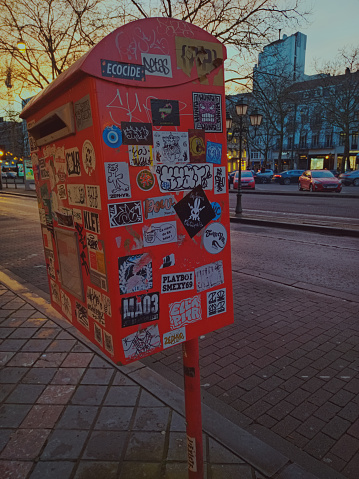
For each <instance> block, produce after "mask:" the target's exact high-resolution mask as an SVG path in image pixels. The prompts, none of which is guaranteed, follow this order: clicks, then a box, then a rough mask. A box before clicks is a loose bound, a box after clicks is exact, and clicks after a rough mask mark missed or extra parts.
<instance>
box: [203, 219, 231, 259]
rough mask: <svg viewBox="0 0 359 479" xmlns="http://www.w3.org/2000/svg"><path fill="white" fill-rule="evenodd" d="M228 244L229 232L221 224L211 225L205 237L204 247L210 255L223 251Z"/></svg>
mask: <svg viewBox="0 0 359 479" xmlns="http://www.w3.org/2000/svg"><path fill="white" fill-rule="evenodd" d="M226 243H227V231H226V228H225V227H224V226H223V225H222V224H221V223H211V224H209V225H208V226H207V228H206V230H205V232H204V235H203V246H204V247H205V250H206V251H208V253H211V254H217V253H220V252H221V251H223V248H224V247H225V246H226Z"/></svg>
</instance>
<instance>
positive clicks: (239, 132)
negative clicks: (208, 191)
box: [226, 98, 263, 215]
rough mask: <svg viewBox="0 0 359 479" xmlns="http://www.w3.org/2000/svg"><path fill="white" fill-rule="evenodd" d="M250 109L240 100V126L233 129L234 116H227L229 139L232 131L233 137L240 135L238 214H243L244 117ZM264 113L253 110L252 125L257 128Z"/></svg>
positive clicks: (238, 109) (238, 114) (250, 117)
mask: <svg viewBox="0 0 359 479" xmlns="http://www.w3.org/2000/svg"><path fill="white" fill-rule="evenodd" d="M247 110H248V105H247V104H246V103H244V102H243V98H241V99H240V100H239V103H237V105H236V114H237V116H238V118H239V121H238V122H236V123H238V125H239V127H238V128H234V129H233V131H231V130H232V123H233V120H232V117H231V116H230V115H228V116H227V118H226V128H227V139H229V135H230V133H232V138H234V137H235V136H238V137H239V151H238V157H239V168H238V190H237V204H236V215H241V214H242V188H241V177H242V137H243V132H244V131H245V130H244V128H243V118H244V117H245V116H246V114H247ZM262 118H263V115H261V114H260V113H259V112H258V110H257V109H255V110H253V113H251V114H250V115H249V119H250V122H251V125H252V126H254V128H255V130H256V129H257V127H258V126H260V124H261V122H262Z"/></svg>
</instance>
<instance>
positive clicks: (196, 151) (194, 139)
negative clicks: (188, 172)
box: [188, 129, 206, 163]
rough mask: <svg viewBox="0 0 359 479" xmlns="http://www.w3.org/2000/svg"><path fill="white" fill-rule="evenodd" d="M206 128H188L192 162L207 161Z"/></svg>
mask: <svg viewBox="0 0 359 479" xmlns="http://www.w3.org/2000/svg"><path fill="white" fill-rule="evenodd" d="M205 135H206V134H205V131H204V130H191V129H190V130H188V143H189V160H190V162H191V163H205V162H206V136H205Z"/></svg>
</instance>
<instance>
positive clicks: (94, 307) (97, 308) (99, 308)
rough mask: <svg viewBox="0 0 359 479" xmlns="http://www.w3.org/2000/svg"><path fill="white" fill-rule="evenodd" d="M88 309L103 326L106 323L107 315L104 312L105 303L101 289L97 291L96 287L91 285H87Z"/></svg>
mask: <svg viewBox="0 0 359 479" xmlns="http://www.w3.org/2000/svg"><path fill="white" fill-rule="evenodd" d="M86 298H87V309H88V314H89V316H91V318H93V319H94V320H95V321H98V322H99V323H100V324H102V325H103V326H104V325H105V317H104V312H103V303H102V295H101V293H100V292H99V291H96V290H95V289H94V288H91V287H90V286H88V287H87V294H86Z"/></svg>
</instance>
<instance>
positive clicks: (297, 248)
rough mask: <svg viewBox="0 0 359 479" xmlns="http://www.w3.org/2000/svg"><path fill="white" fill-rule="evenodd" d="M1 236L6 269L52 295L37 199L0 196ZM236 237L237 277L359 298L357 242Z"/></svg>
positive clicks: (237, 228)
mask: <svg viewBox="0 0 359 479" xmlns="http://www.w3.org/2000/svg"><path fill="white" fill-rule="evenodd" d="M263 186H266V185H263ZM244 196H245V195H244ZM247 196H249V195H247ZM231 197H234V198H235V195H231ZM258 198H259V199H257V198H254V199H253V198H248V200H249V201H252V202H258V201H263V198H265V201H266V202H267V200H268V198H270V199H271V204H272V206H273V208H274V207H275V206H274V205H275V204H277V205H278V207H277V209H279V210H280V209H281V208H284V207H285V204H286V203H287V205H288V204H289V202H288V197H287V196H285V197H284V198H286V200H285V201H284V202H283V197H280V196H273V197H272V196H271V197H267V196H265V197H263V196H258ZM245 200H247V197H245ZM291 200H293V201H291V202H290V204H289V205H290V206H291V208H292V209H293V208H294V207H298V208H299V207H300V203H297V202H298V201H300V200H301V198H299V200H298V198H296V197H293V198H291ZM323 200H324V198H322V199H320V201H323ZM325 200H331V198H325ZM305 201H306V203H307V202H310V201H311V203H312V205H311V206H306V208H307V211H308V210H309V208H311V210H312V212H313V214H315V213H316V212H317V211H318V205H317V203H316V201H314V200H313V199H312V200H310V198H308V199H306V200H305ZM340 201H343V200H340ZM344 201H345V202H348V204H347V211H349V210H350V211H352V210H353V211H354V213H353V214H354V215H356V216H358V211H357V210H359V209H358V208H357V209H355V204H356V201H357V200H356V199H348V200H344ZM285 202H286V203H285ZM266 206H267V203H266ZM331 211H332V210H330V211H329V212H328V213H330V212H331ZM333 212H334V213H336V210H334V209H333ZM0 231H1V233H0V234H1V248H0V266H1V267H2V268H6V269H9V270H10V271H12V272H13V273H15V274H16V275H18V276H19V277H21V278H23V279H24V280H26V281H29V282H30V283H32V284H34V285H36V286H37V287H38V288H40V289H42V290H43V291H45V292H48V283H47V276H46V268H45V260H44V254H43V247H42V241H41V231H40V223H39V219H38V210H37V201H36V199H34V198H24V197H17V196H10V195H8V196H5V195H0ZM231 231H232V235H231V237H232V258H233V260H232V261H233V271H242V270H246V271H252V272H257V273H258V272H259V273H265V274H271V275H276V276H278V277H282V278H287V279H291V280H293V279H295V280H297V281H305V282H307V283H309V284H315V285H321V286H325V287H328V288H330V289H337V290H338V291H343V292H347V293H358V292H359V285H358V283H357V282H356V281H354V278H355V277H356V275H357V271H358V267H359V240H358V239H356V238H347V237H332V236H324V235H319V234H314V233H308V232H298V231H295V232H294V231H290V230H286V229H285V230H283V229H281V230H278V229H275V228H268V227H265V228H264V227H258V226H257V227H255V226H248V225H243V224H232V226H231Z"/></svg>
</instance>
